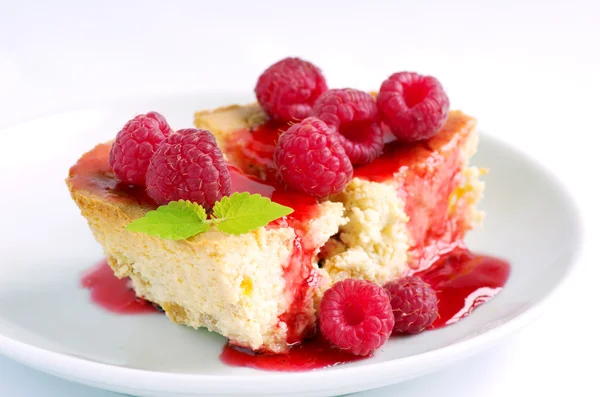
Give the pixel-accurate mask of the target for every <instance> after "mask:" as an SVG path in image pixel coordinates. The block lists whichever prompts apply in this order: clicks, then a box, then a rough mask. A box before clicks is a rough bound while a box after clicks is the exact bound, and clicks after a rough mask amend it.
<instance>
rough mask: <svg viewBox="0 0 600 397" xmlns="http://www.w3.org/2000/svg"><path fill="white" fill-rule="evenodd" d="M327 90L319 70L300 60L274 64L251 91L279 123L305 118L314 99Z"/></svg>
mask: <svg viewBox="0 0 600 397" xmlns="http://www.w3.org/2000/svg"><path fill="white" fill-rule="evenodd" d="M325 91H327V83H326V82H325V77H323V75H322V74H321V70H319V68H317V67H316V66H315V65H313V64H312V63H310V62H307V61H304V60H302V59H299V58H285V59H282V60H281V61H279V62H277V63H274V64H273V65H271V66H270V67H269V68H268V69H267V70H265V71H264V72H263V74H261V75H260V77H259V78H258V82H257V83H256V87H255V88H254V92H255V93H256V98H257V99H258V103H260V106H262V108H263V109H264V110H265V111H266V112H267V113H268V114H269V115H270V116H271V118H273V119H275V120H279V121H298V120H302V119H303V118H305V117H308V115H309V113H310V109H311V108H312V106H313V104H314V103H315V101H316V100H317V98H318V97H319V96H320V95H321V94H322V93H323V92H325Z"/></svg>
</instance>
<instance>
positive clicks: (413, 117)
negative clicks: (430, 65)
mask: <svg viewBox="0 0 600 397" xmlns="http://www.w3.org/2000/svg"><path fill="white" fill-rule="evenodd" d="M449 106H450V102H449V100H448V96H447V95H446V93H445V92H444V89H443V87H442V85H441V84H440V82H439V81H438V80H437V79H436V78H435V77H431V76H422V75H420V74H417V73H413V72H400V73H394V74H393V75H391V76H390V77H389V78H388V79H387V80H386V81H384V82H383V84H381V89H380V90H379V94H378V95H377V107H378V108H379V112H380V114H381V117H382V119H383V121H384V122H385V123H386V124H387V125H388V126H389V127H390V129H391V130H392V132H393V133H394V135H396V137H398V139H400V140H402V141H406V142H412V141H419V140H422V139H428V138H431V137H432V136H434V135H435V134H436V133H437V132H438V131H439V129H440V128H441V127H442V125H444V123H445V122H446V120H447V119H448V107H449Z"/></svg>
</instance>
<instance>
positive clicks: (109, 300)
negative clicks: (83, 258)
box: [81, 260, 158, 314]
mask: <svg viewBox="0 0 600 397" xmlns="http://www.w3.org/2000/svg"><path fill="white" fill-rule="evenodd" d="M81 286H82V287H84V288H87V289H89V290H90V295H91V299H92V302H94V303H95V304H96V305H98V306H100V307H102V308H103V309H105V310H108V311H109V312H112V313H117V314H143V313H157V312H158V310H157V309H156V308H155V307H154V306H153V305H152V304H151V303H150V302H148V301H146V300H144V299H140V298H138V297H136V296H135V291H134V290H133V288H131V287H130V286H129V279H128V278H121V279H119V278H117V277H116V276H115V275H114V273H113V271H112V269H111V268H110V266H108V262H107V261H106V260H103V261H102V262H100V263H98V264H97V265H96V266H94V267H93V268H91V269H90V270H88V271H87V272H86V273H84V275H83V276H82V277H81Z"/></svg>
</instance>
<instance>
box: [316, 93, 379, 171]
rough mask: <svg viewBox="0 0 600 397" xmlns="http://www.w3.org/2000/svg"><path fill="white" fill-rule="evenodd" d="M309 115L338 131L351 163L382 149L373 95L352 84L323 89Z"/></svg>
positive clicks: (363, 161)
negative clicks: (347, 86) (338, 87)
mask: <svg viewBox="0 0 600 397" xmlns="http://www.w3.org/2000/svg"><path fill="white" fill-rule="evenodd" d="M311 115H312V116H315V117H318V118H320V119H321V120H323V121H324V122H325V123H327V125H328V126H329V127H331V128H332V129H333V130H335V131H338V132H339V133H340V142H341V143H342V146H343V147H344V150H345V151H346V154H347V155H348V157H349V158H350V161H351V162H352V164H357V165H359V164H367V163H370V162H371V161H373V160H375V158H376V157H377V156H379V155H380V154H381V153H382V152H383V130H382V129H381V125H380V123H379V119H378V115H377V103H376V102H375V99H373V97H372V96H371V95H369V94H368V93H366V92H364V91H359V90H355V89H352V88H344V89H333V90H329V91H326V92H325V93H323V95H321V96H320V97H319V99H317V101H316V102H315V105H314V106H313V110H312V112H311Z"/></svg>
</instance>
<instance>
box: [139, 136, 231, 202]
mask: <svg viewBox="0 0 600 397" xmlns="http://www.w3.org/2000/svg"><path fill="white" fill-rule="evenodd" d="M146 191H147V193H148V195H149V196H150V197H151V198H152V199H154V201H156V202H157V203H159V204H163V205H164V204H167V203H169V202H170V201H177V200H190V201H194V202H196V203H198V204H200V205H202V206H203V207H205V208H211V207H212V206H213V205H214V203H215V202H216V201H218V200H220V199H221V198H222V197H223V196H228V195H229V194H231V176H230V174H229V170H228V169H227V164H226V163H225V159H224V158H223V153H221V150H220V149H219V148H218V147H217V142H216V141H215V137H214V136H213V135H212V134H211V133H210V132H209V131H207V130H197V129H195V128H188V129H184V130H179V131H177V132H176V133H174V134H172V135H171V136H169V137H168V138H167V139H165V140H164V141H163V142H162V143H161V144H160V145H159V146H158V148H157V150H156V153H154V156H152V159H151V160H150V166H149V167H148V173H147V175H146Z"/></svg>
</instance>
